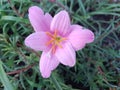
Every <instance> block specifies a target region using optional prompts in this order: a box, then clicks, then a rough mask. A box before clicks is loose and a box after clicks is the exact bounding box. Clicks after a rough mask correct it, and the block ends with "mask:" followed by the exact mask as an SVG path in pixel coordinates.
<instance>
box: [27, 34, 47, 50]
mask: <svg viewBox="0 0 120 90" xmlns="http://www.w3.org/2000/svg"><path fill="white" fill-rule="evenodd" d="M48 40H49V37H48V36H47V35H46V33H45V32H35V33H33V34H31V35H29V36H28V37H27V38H26V39H25V45H26V46H28V47H30V48H32V49H34V50H37V51H39V50H40V51H43V50H47V49H48V46H47V45H46V42H47V41H48Z"/></svg>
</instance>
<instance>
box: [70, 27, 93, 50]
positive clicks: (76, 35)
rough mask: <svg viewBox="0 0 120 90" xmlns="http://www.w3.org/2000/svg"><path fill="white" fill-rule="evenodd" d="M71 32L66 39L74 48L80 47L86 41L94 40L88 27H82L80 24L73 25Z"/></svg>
mask: <svg viewBox="0 0 120 90" xmlns="http://www.w3.org/2000/svg"><path fill="white" fill-rule="evenodd" d="M71 28H72V32H71V33H70V34H69V36H68V40H69V41H70V42H71V44H72V46H73V47H74V49H75V50H80V49H82V48H83V47H84V46H85V45H86V43H91V42H93V41H94V34H93V32H92V31H90V30H88V29H84V28H82V27H81V26H78V25H73V26H72V27H71Z"/></svg>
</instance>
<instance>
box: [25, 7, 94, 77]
mask: <svg viewBox="0 0 120 90" xmlns="http://www.w3.org/2000/svg"><path fill="white" fill-rule="evenodd" d="M29 20H30V22H31V24H32V26H33V28H34V30H35V32H34V33H32V34H31V35H29V36H28V37H27V38H26V39H25V45H26V46H28V47H30V48H32V49H34V50H37V51H43V52H42V55H41V58H40V63H39V67H40V72H41V74H42V76H43V77H44V78H48V77H49V76H50V74H51V72H52V71H53V70H54V69H55V68H56V67H57V66H58V65H59V63H62V64H64V65H67V66H70V67H72V66H74V65H75V62H76V55H75V51H77V50H80V49H82V48H83V47H85V45H86V44H87V43H91V42H93V40H94V34H93V32H92V31H90V30H88V29H84V28H83V27H82V26H80V25H77V24H74V25H71V23H70V18H69V15H68V13H67V12H66V11H65V10H63V11H60V12H59V13H57V14H56V15H55V16H54V17H52V16H51V15H50V14H48V13H45V14H44V12H43V11H42V9H41V8H39V7H37V6H32V7H30V8H29Z"/></svg>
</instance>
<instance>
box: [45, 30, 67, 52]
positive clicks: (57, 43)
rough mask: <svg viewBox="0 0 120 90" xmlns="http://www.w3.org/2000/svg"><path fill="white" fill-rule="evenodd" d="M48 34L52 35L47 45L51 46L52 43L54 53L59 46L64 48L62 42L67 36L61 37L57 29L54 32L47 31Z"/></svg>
mask: <svg viewBox="0 0 120 90" xmlns="http://www.w3.org/2000/svg"><path fill="white" fill-rule="evenodd" d="M46 34H47V35H48V36H49V37H50V40H49V41H48V42H47V43H46V45H47V46H49V45H50V44H51V45H52V47H51V50H52V53H55V51H56V48H57V47H60V48H62V45H61V42H63V41H64V40H66V38H64V37H60V36H59V35H58V32H57V30H55V32H54V34H51V33H50V32H46Z"/></svg>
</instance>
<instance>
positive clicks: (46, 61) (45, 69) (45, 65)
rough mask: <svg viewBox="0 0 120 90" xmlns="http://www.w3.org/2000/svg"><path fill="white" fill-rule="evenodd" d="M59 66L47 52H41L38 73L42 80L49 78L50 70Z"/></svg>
mask: <svg viewBox="0 0 120 90" xmlns="http://www.w3.org/2000/svg"><path fill="white" fill-rule="evenodd" d="M58 65H59V61H58V60H57V58H56V57H55V56H53V55H49V52H43V53H42V55H41V58H40V63H39V67H40V72H41V75H42V76H43V77H44V78H48V77H50V74H51V72H52V70H54V69H55V68H56V67H57V66H58Z"/></svg>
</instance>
